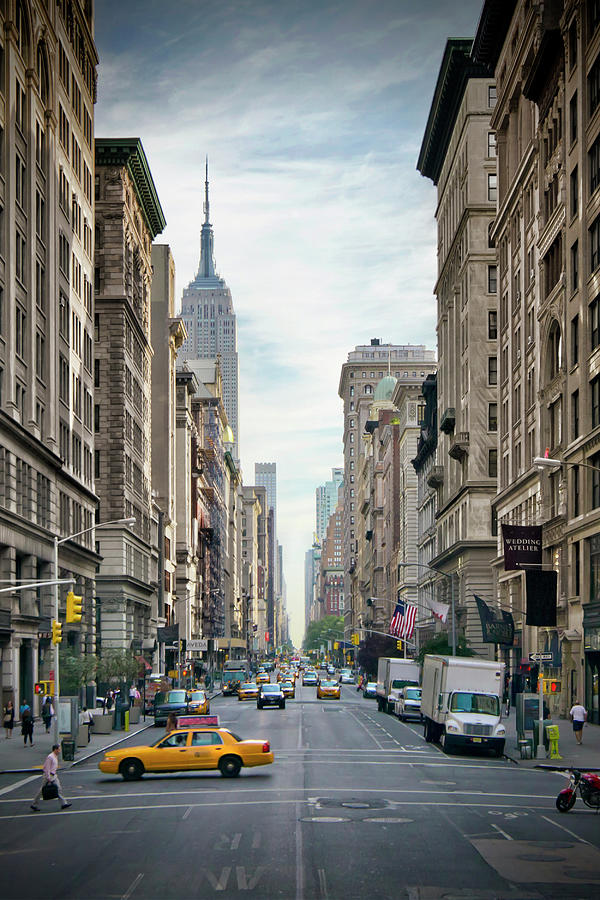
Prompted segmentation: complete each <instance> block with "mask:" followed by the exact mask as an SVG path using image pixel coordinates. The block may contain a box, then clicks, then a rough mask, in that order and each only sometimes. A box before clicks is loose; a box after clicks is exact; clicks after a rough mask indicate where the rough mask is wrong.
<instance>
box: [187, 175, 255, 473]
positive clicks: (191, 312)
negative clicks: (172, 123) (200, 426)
mask: <svg viewBox="0 0 600 900" xmlns="http://www.w3.org/2000/svg"><path fill="white" fill-rule="evenodd" d="M204 187H205V200H204V222H203V224H202V232H201V235H200V265H199V267H198V272H197V274H196V277H195V278H194V280H193V281H191V282H190V283H189V285H188V286H187V287H186V288H185V289H184V291H183V298H182V304H181V316H182V318H183V320H184V322H185V327H186V329H187V333H188V337H187V340H186V341H185V342H184V344H183V346H182V348H181V350H180V351H179V357H180V358H181V359H188V360H193V359H214V358H215V357H216V356H217V354H220V356H221V374H222V377H223V403H224V406H225V412H226V413H227V418H228V420H229V424H230V426H231V428H232V430H233V436H234V439H235V443H234V448H233V453H234V457H235V459H239V440H240V435H239V424H238V401H239V361H238V349H237V321H236V317H235V312H234V309H233V301H232V299H231V291H230V290H229V288H228V287H227V285H226V283H225V280H224V279H223V278H221V277H220V276H219V275H218V274H217V272H216V270H215V260H214V254H213V243H214V236H213V229H212V225H211V224H210V221H209V215H210V206H209V201H208V161H207V163H206V181H205V184H204Z"/></svg>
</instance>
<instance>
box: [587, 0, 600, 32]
mask: <svg viewBox="0 0 600 900" xmlns="http://www.w3.org/2000/svg"><path fill="white" fill-rule="evenodd" d="M598 25H600V2H599V0H590V2H589V3H588V39H589V38H591V37H592V35H593V34H594V32H595V30H596V28H597V27H598Z"/></svg>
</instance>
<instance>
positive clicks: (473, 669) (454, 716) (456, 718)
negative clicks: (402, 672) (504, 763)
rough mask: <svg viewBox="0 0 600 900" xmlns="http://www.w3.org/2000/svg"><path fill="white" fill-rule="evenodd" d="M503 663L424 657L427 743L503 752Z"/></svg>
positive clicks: (423, 708)
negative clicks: (501, 717) (432, 742)
mask: <svg viewBox="0 0 600 900" xmlns="http://www.w3.org/2000/svg"><path fill="white" fill-rule="evenodd" d="M503 684H504V663H498V662H490V661H489V660H485V659H476V658H465V657H461V656H426V657H425V660H424V662H423V683H422V695H421V713H422V715H423V720H424V723H425V740H426V741H429V742H431V741H439V742H440V744H441V745H442V747H443V749H444V750H445V751H446V752H451V751H452V750H453V749H458V748H459V747H482V748H487V749H490V750H494V752H495V753H496V755H497V756H502V754H503V753H504V741H505V738H506V729H505V728H504V725H502V724H501V721H500V711H501V704H500V698H501V693H502V685H503Z"/></svg>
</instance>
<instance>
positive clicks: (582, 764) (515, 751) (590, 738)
mask: <svg viewBox="0 0 600 900" xmlns="http://www.w3.org/2000/svg"><path fill="white" fill-rule="evenodd" d="M502 721H503V723H504V726H505V728H506V754H507V755H508V756H510V757H512V758H513V759H515V760H517V761H518V763H519V765H520V766H526V767H528V768H533V767H534V766H536V765H538V764H540V763H542V764H544V765H557V766H573V767H574V768H581V769H585V768H586V767H591V768H600V725H588V724H587V723H586V724H585V725H584V727H583V742H582V744H581V746H579V744H578V743H577V741H576V740H575V734H574V732H573V724H572V723H571V721H570V720H569V719H554V720H553V724H554V725H558V727H559V730H560V738H559V741H558V752H559V753H560V755H561V756H562V759H556V760H554V759H552V760H551V759H521V754H520V751H519V748H518V746H517V715H516V711H515V709H514V708H513V709H511V711H510V716H508V718H507V717H504V716H503V717H502ZM528 736H529V735H528Z"/></svg>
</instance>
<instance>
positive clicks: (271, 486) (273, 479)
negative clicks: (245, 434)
mask: <svg viewBox="0 0 600 900" xmlns="http://www.w3.org/2000/svg"><path fill="white" fill-rule="evenodd" d="M254 483H255V484H260V485H262V486H263V487H264V488H266V490H267V504H268V506H270V507H271V508H272V509H273V512H274V513H275V520H276V521H277V463H274V462H273V463H254Z"/></svg>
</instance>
